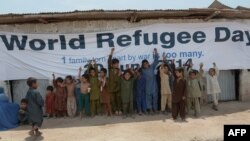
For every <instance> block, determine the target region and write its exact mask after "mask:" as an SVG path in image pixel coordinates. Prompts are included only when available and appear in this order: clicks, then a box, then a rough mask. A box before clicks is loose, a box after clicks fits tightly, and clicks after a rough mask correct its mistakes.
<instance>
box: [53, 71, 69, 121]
mask: <svg viewBox="0 0 250 141" xmlns="http://www.w3.org/2000/svg"><path fill="white" fill-rule="evenodd" d="M53 84H54V88H55V89H56V90H55V111H56V116H59V117H60V116H64V117H66V115H67V108H66V107H67V95H66V91H65V86H64V84H63V79H62V78H61V77H58V78H57V79H55V75H54V74H53Z"/></svg>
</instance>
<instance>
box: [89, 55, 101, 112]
mask: <svg viewBox="0 0 250 141" xmlns="http://www.w3.org/2000/svg"><path fill="white" fill-rule="evenodd" d="M88 73H89V82H90V88H91V90H90V111H91V116H92V117H93V116H95V115H97V114H98V113H99V110H100V81H99V79H98V68H97V65H96V62H95V60H92V61H91V62H90V63H89V65H88Z"/></svg>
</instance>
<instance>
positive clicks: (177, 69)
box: [175, 67, 184, 73]
mask: <svg viewBox="0 0 250 141" xmlns="http://www.w3.org/2000/svg"><path fill="white" fill-rule="evenodd" d="M175 71H178V72H182V73H183V72H184V69H183V68H182V67H179V68H176V69H175Z"/></svg>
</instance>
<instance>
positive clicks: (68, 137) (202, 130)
mask: <svg viewBox="0 0 250 141" xmlns="http://www.w3.org/2000/svg"><path fill="white" fill-rule="evenodd" d="M224 124H250V102H237V101H233V102H223V103H220V106H219V111H213V110H212V109H211V105H210V104H209V105H205V106H203V107H202V114H201V117H200V118H194V117H193V116H192V115H188V118H187V122H181V121H176V122H174V121H173V120H172V118H171V115H170V114H168V115H162V114H159V115H147V116H139V115H138V116H137V115H136V118H135V119H132V118H127V119H122V118H121V117H111V118H110V117H109V118H108V117H102V116H97V117H94V118H91V119H82V120H80V118H79V117H76V118H73V119H70V118H57V119H45V121H44V124H43V128H42V130H41V131H42V132H43V134H42V136H41V137H30V136H29V135H28V130H29V128H30V127H29V126H21V127H18V128H15V129H12V130H9V131H4V132H0V137H1V138H2V139H0V141H41V140H45V141H86V140H87V141H221V140H223V125H224Z"/></svg>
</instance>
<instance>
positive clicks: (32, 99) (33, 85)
mask: <svg viewBox="0 0 250 141" xmlns="http://www.w3.org/2000/svg"><path fill="white" fill-rule="evenodd" d="M27 85H28V86H29V90H28V92H27V94H26V99H27V100H28V106H27V110H28V117H29V122H30V124H31V126H32V129H31V131H30V132H29V134H30V135H36V136H40V135H41V132H40V131H39V128H40V127H41V126H42V123H43V109H42V107H43V105H44V101H43V98H42V96H41V95H40V92H39V91H38V90H37V88H38V83H37V80H36V79H35V78H33V77H30V78H28V80H27Z"/></svg>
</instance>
